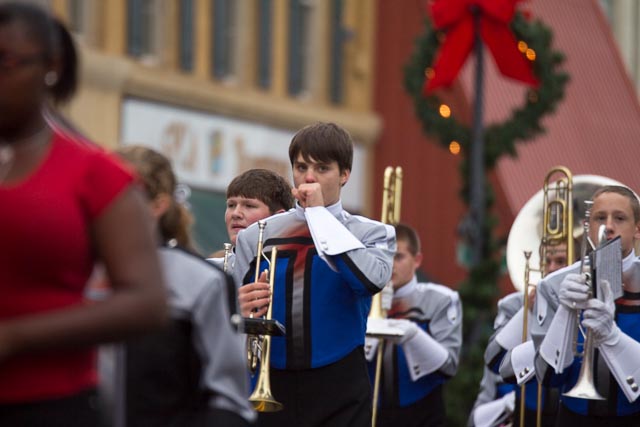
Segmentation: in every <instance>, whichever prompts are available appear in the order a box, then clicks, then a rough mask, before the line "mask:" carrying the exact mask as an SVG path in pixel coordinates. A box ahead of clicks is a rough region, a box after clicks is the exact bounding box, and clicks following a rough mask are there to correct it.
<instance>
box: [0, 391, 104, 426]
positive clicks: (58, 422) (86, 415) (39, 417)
mask: <svg viewBox="0 0 640 427" xmlns="http://www.w3.org/2000/svg"><path fill="white" fill-rule="evenodd" d="M102 425H103V423H102V418H101V414H100V411H99V409H98V398H97V393H96V391H95V390H89V391H84V392H81V393H78V394H75V395H73V396H69V397H65V398H61V399H51V400H43V401H39V402H30V403H18V404H10V405H0V426H16V427H18V426H19V427H89V426H91V427H94V426H96V427H99V426H102Z"/></svg>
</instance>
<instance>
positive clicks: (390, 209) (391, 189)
mask: <svg viewBox="0 0 640 427" xmlns="http://www.w3.org/2000/svg"><path fill="white" fill-rule="evenodd" d="M401 198H402V168H401V167H400V166H397V167H396V168H395V169H394V168H393V167H392V166H387V167H386V168H385V170H384V179H383V191H382V219H381V222H382V223H384V224H391V225H396V224H397V223H398V222H400V202H401ZM381 293H382V292H378V293H377V294H375V295H374V296H373V297H372V298H371V310H370V311H369V318H370V319H371V318H374V319H384V318H386V317H387V313H386V310H385V308H384V307H382V295H381ZM379 339H380V342H379V344H378V349H377V353H376V369H375V376H374V381H373V410H372V414H371V426H372V427H375V425H376V418H377V416H378V398H379V396H380V377H381V376H382V358H383V354H384V339H383V338H382V337H379Z"/></svg>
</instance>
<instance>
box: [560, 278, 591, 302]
mask: <svg viewBox="0 0 640 427" xmlns="http://www.w3.org/2000/svg"><path fill="white" fill-rule="evenodd" d="M585 281H586V278H585V276H584V274H567V275H566V276H565V278H564V279H563V280H562V283H560V288H559V290H558V299H559V300H560V303H561V304H563V305H564V306H566V307H567V308H570V309H574V310H575V309H576V308H579V309H583V308H586V305H587V300H589V287H588V286H587V285H586V284H585Z"/></svg>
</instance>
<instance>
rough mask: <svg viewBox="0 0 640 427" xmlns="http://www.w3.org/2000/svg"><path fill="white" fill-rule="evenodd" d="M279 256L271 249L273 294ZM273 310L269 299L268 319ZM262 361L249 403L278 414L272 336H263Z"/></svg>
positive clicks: (259, 408) (270, 266) (270, 281)
mask: <svg viewBox="0 0 640 427" xmlns="http://www.w3.org/2000/svg"><path fill="white" fill-rule="evenodd" d="M277 256H278V248H276V247H274V248H273V249H271V261H270V262H269V292H270V293H273V283H274V279H275V271H276V268H275V267H276V259H277ZM272 309H273V298H269V308H267V314H266V317H265V318H266V319H271V314H272ZM260 348H261V353H262V360H261V361H260V373H259V374H258V381H257V382H256V387H255V389H254V390H253V393H251V396H249V401H250V402H251V403H252V404H253V408H254V409H255V410H256V411H258V412H276V411H280V410H282V408H283V405H282V403H280V402H278V401H277V400H275V399H274V397H273V395H272V394H271V381H270V378H269V366H270V365H271V335H269V334H265V335H263V336H262V343H261V344H260Z"/></svg>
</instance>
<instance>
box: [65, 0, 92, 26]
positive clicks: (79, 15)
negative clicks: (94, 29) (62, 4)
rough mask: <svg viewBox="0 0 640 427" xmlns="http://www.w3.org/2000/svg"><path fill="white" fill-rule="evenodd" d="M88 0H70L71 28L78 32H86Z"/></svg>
mask: <svg viewBox="0 0 640 427" xmlns="http://www.w3.org/2000/svg"><path fill="white" fill-rule="evenodd" d="M87 3H88V2H87V0H68V1H67V9H68V11H69V29H70V30H71V31H73V32H74V33H77V34H84V33H85V32H86V27H87V19H86V18H87V16H86V15H87Z"/></svg>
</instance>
